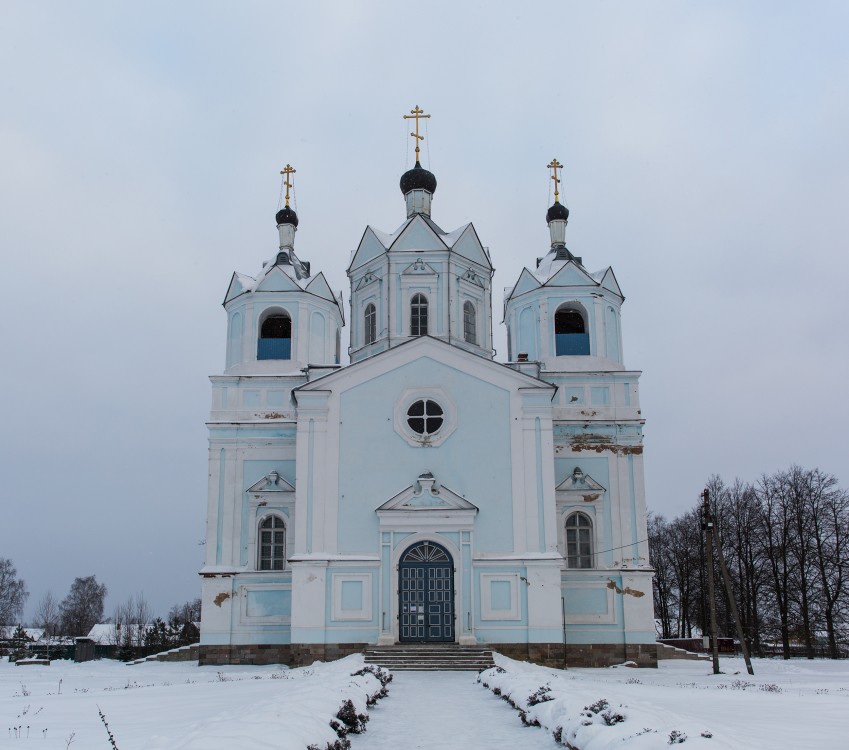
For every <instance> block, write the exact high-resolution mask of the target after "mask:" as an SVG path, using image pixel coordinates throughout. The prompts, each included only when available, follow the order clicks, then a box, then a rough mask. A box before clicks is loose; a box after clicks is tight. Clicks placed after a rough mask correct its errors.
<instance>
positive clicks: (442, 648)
mask: <svg viewBox="0 0 849 750" xmlns="http://www.w3.org/2000/svg"><path fill="white" fill-rule="evenodd" d="M365 659H366V664H377V665H378V666H381V667H384V668H386V669H389V670H392V671H413V670H415V671H420V672H433V671H444V670H450V671H467V672H480V671H481V670H482V669H491V668H492V667H494V666H495V662H494V661H493V660H492V651H491V650H489V649H485V648H480V647H478V646H457V645H455V644H448V643H447V644H420V643H405V644H398V645H395V646H373V647H371V648H367V649H366V650H365Z"/></svg>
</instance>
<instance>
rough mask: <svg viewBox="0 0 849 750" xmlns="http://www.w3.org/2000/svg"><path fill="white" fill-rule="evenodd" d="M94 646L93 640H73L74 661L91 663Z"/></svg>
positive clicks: (85, 638) (84, 638)
mask: <svg viewBox="0 0 849 750" xmlns="http://www.w3.org/2000/svg"><path fill="white" fill-rule="evenodd" d="M94 646H95V643H94V639H93V638H88V637H80V638H74V661H91V660H92V659H94Z"/></svg>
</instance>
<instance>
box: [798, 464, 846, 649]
mask: <svg viewBox="0 0 849 750" xmlns="http://www.w3.org/2000/svg"><path fill="white" fill-rule="evenodd" d="M808 486H809V489H810V493H809V495H808V498H807V501H808V512H809V514H810V517H811V526H812V528H813V531H814V552H815V557H816V565H817V569H818V571H819V586H820V594H821V604H822V607H823V616H824V618H825V630H826V637H827V638H828V652H829V656H830V657H831V658H832V659H838V658H839V657H840V651H839V649H838V646H837V621H836V620H837V614H838V608H839V604H840V601H841V600H842V599H843V598H844V597H845V595H846V578H847V574H849V493H847V492H846V491H844V490H842V489H840V488H839V487H838V486H837V479H835V478H834V477H833V476H832V475H831V474H825V473H824V472H821V471H820V470H819V469H813V470H812V471H811V472H810V474H809V482H808Z"/></svg>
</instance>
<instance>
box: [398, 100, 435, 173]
mask: <svg viewBox="0 0 849 750" xmlns="http://www.w3.org/2000/svg"><path fill="white" fill-rule="evenodd" d="M420 117H421V118H422V119H425V120H426V119H427V118H429V117H430V115H426V114H425V113H424V110H423V109H419V105H418V104H417V105H416V106H415V109H411V110H410V114H408V115H404V119H405V120H413V119H414V120H415V121H416V132H415V133H410V136H411V137H413V138H415V139H416V163H417V164H418V162H419V141H423V140H424V136H423V135H419V118H420Z"/></svg>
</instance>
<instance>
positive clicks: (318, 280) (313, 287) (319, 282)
mask: <svg viewBox="0 0 849 750" xmlns="http://www.w3.org/2000/svg"><path fill="white" fill-rule="evenodd" d="M306 291H308V292H309V293H310V294H314V295H316V296H317V297H321V298H322V299H326V300H327V301H328V302H338V300H337V299H336V295H334V294H333V292H332V291H331V289H330V286H329V285H328V283H327V279H325V278H324V273H322V272H319V274H318V276H316V277H314V278H313V280H312V281H310V283H309V284H307V286H306Z"/></svg>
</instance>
